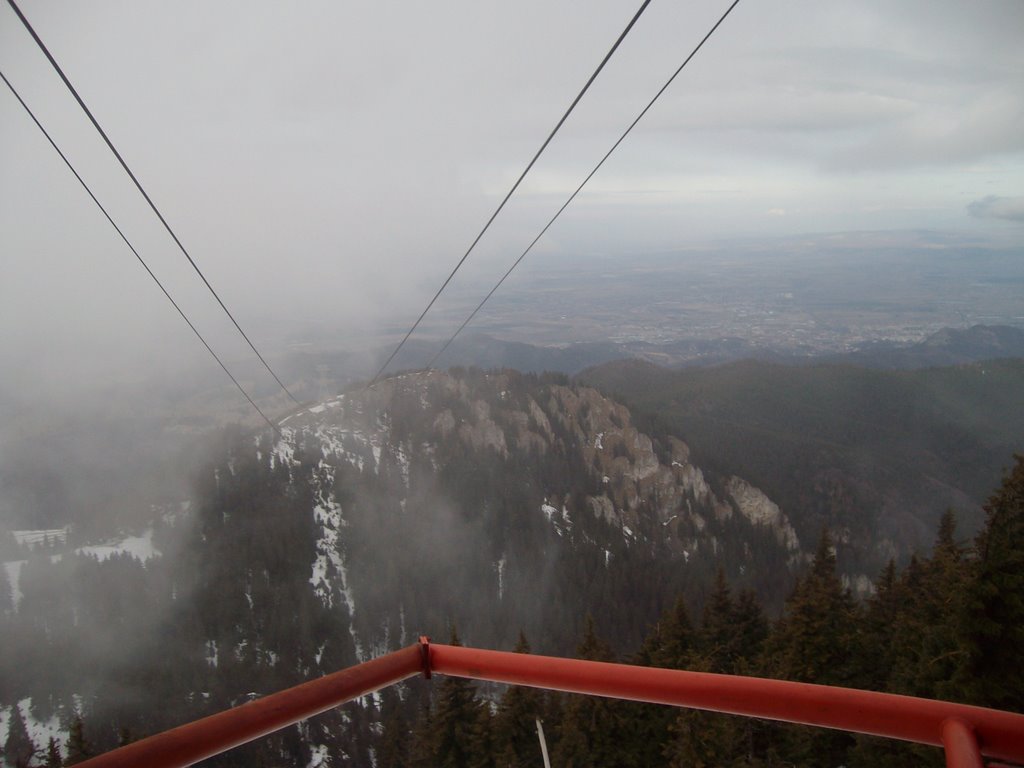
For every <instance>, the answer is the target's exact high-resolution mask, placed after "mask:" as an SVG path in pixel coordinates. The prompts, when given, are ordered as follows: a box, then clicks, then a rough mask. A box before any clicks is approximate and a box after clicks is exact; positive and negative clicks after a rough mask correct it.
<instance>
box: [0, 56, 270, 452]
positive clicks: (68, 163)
mask: <svg viewBox="0 0 1024 768" xmlns="http://www.w3.org/2000/svg"><path fill="white" fill-rule="evenodd" d="M0 79H3V81H4V83H5V84H6V85H7V87H8V88H9V89H10V91H11V93H13V94H14V98H16V99H17V100H18V102H19V103H20V104H21V106H22V107H24V109H25V111H26V112H27V113H28V116H29V117H31V118H32V121H33V122H34V123H35V124H36V126H38V128H39V130H40V131H42V133H43V136H45V137H46V140H47V141H49V142H50V146H51V147H53V148H54V150H56V152H57V154H58V155H60V159H61V160H63V161H64V164H65V165H66V166H67V167H68V169H69V170H70V171H71V173H73V174H74V175H75V178H76V179H78V183H79V184H81V185H82V188H83V189H85V191H86V192H87V193H88V194H89V197H91V198H92V201H93V202H94V203H96V207H97V208H99V209H100V211H101V212H102V213H103V215H104V216H106V218H107V221H109V222H110V225H111V226H112V227H113V228H114V229H115V230H116V231H117V234H119V235H120V236H121V239H122V240H124V242H125V245H127V246H128V248H130V249H131V252H132V253H134V254H135V258H136V259H138V260H139V263H140V264H141V265H142V267H143V268H144V269H145V270H146V272H147V273H148V274H149V276H150V277H151V278H153V282H155V283H156V284H157V286H159V288H160V290H161V291H163V294H164V296H166V297H167V300H168V301H169V302H171V305H172V306H173V307H174V308H175V309H176V310H178V314H179V315H181V317H182V319H183V320H184V321H185V322H186V323H188V327H189V328H191V329H192V332H193V333H194V334H195V335H196V337H197V338H198V339H199V341H201V342H202V343H203V346H204V347H206V351H207V352H209V353H210V354H211V355H213V359H214V360H216V361H217V363H218V364H219V365H220V367H221V368H223V369H224V373H226V374H227V375H228V378H229V379H231V381H232V383H234V385H235V386H236V387H238V391H239V392H241V393H242V394H243V395H244V396H245V399H246V400H248V401H249V404H250V405H251V406H252V407H253V408H255V409H256V412H257V413H258V414H259V415H260V416H262V417H263V420H264V421H266V422H267V424H269V425H270V427H271V429H273V430H274V432H275V433H277V434H280V429H278V427H277V425H276V424H274V422H272V421H271V420H270V419H269V418H267V415H266V414H265V413H264V412H263V411H262V410H260V407H259V406H258V405H256V403H255V402H254V401H253V399H252V398H251V397H250V396H249V393H248V392H246V391H245V388H244V387H243V386H242V385H241V384H239V383H238V379H236V378H235V377H234V375H232V373H231V371H230V370H228V367H227V366H226V365H225V364H224V361H223V360H221V359H220V357H219V356H218V355H217V353H216V352H214V351H213V348H212V347H211V346H210V345H209V343H208V342H207V341H206V339H205V338H203V335H202V334H201V333H200V332H199V330H198V329H197V328H196V327H195V325H193V324H192V321H191V320H189V319H188V316H187V315H186V314H185V312H184V311H183V310H182V308H181V307H180V306H179V305H178V302H176V301H175V300H174V298H173V297H172V296H171V294H170V293H169V292H168V291H167V289H166V288H165V287H164V284H163V283H161V282H160V278H158V277H157V276H156V275H155V274H154V273H153V270H151V269H150V268H149V265H148V264H147V263H146V262H145V260H144V259H143V258H142V256H140V255H139V252H138V251H137V250H135V246H133V245H132V244H131V242H130V241H129V240H128V238H127V237H125V234H124V232H122V231H121V228H120V227H119V226H117V223H116V222H115V221H114V220H113V219H112V218H111V216H110V214H109V213H107V209H106V208H104V207H103V204H102V203H100V201H99V200H98V199H96V195H94V194H93V192H92V190H91V189H90V188H89V185H88V184H86V183H85V180H84V179H83V178H82V177H81V176H80V175H79V173H78V171H76V170H75V167H74V166H73V165H72V164H71V161H70V160H68V158H67V156H66V155H65V154H64V153H63V152H62V151H61V149H60V147H58V146H57V143H56V142H55V141H54V140H53V138H52V137H51V136H50V134H49V133H48V132H47V130H46V129H45V128H44V127H43V124H42V123H40V122H39V119H38V118H37V117H36V116H35V113H33V112H32V110H31V108H30V107H29V106H28V104H26V103H25V100H24V99H22V98H21V95H20V94H19V93H18V91H17V90H16V89H15V88H14V86H13V85H11V81H10V80H8V79H7V77H6V76H5V75H4V73H3V72H2V71H0Z"/></svg>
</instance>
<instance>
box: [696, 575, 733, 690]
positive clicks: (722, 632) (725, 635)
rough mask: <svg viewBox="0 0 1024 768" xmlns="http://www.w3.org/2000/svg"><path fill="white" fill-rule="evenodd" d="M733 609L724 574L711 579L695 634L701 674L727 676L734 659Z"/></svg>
mask: <svg viewBox="0 0 1024 768" xmlns="http://www.w3.org/2000/svg"><path fill="white" fill-rule="evenodd" d="M733 611H734V606H733V602H732V594H731V592H730V590H729V584H728V582H726V580H725V571H723V570H722V569H721V568H719V569H718V573H717V574H716V576H715V586H714V589H713V590H712V591H711V595H710V596H709V598H708V601H707V603H706V604H705V606H704V615H703V616H702V617H701V623H700V630H699V631H698V632H697V638H696V640H697V642H696V644H695V645H696V651H697V654H698V655H699V656H700V658H701V659H702V660H703V663H702V664H701V669H702V670H704V671H705V672H719V673H728V672H731V671H732V667H733V662H734V661H735V658H736V650H735V646H736V640H737V635H736V627H735V626H733V620H734V618H735V617H734V615H733Z"/></svg>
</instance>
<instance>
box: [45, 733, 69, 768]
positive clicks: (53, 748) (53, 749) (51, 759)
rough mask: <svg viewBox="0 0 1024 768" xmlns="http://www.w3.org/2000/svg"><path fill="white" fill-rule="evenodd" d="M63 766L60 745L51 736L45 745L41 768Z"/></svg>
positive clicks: (58, 767)
mask: <svg viewBox="0 0 1024 768" xmlns="http://www.w3.org/2000/svg"><path fill="white" fill-rule="evenodd" d="M63 765H64V759H63V758H62V757H61V754H60V745H58V744H57V740H56V739H55V738H53V737H52V736H51V737H50V741H49V743H48V744H47V745H46V760H45V762H44V763H43V768H62V766H63Z"/></svg>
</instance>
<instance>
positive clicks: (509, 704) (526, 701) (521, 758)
mask: <svg viewBox="0 0 1024 768" xmlns="http://www.w3.org/2000/svg"><path fill="white" fill-rule="evenodd" d="M515 652H516V653H529V652H530V644H529V643H528V642H527V641H526V636H525V635H524V634H523V633H522V632H520V633H519V641H518V642H517V643H516V648H515ZM542 708H543V697H542V694H541V693H540V691H538V690H537V689H536V688H528V687H523V686H518V685H514V686H512V687H510V688H509V689H508V690H507V691H505V695H504V696H502V697H501V704H500V705H499V707H498V713H497V715H495V718H494V742H495V754H496V755H498V757H499V760H498V766H499V768H506V766H512V767H516V766H519V767H522V768H526V767H527V766H541V765H542V764H543V763H542V761H541V754H540V745H539V742H538V741H537V729H536V720H537V718H538V717H540V715H541V710H542Z"/></svg>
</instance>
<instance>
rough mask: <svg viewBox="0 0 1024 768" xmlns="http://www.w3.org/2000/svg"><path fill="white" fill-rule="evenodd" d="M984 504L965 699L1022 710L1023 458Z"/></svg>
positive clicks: (965, 643) (965, 627) (966, 624)
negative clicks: (983, 523) (983, 522)
mask: <svg viewBox="0 0 1024 768" xmlns="http://www.w3.org/2000/svg"><path fill="white" fill-rule="evenodd" d="M1014 461H1015V462H1016V464H1015V465H1014V467H1013V469H1012V470H1011V471H1010V473H1009V474H1008V475H1007V476H1006V477H1005V478H1004V479H1003V483H1002V486H1001V487H1000V488H999V490H998V491H997V492H996V493H995V495H993V496H992V497H991V498H990V499H989V501H988V503H987V504H986V505H985V513H986V519H985V527H984V528H983V529H982V531H981V533H980V534H979V535H978V538H977V541H976V543H975V550H976V553H977V555H976V557H977V559H976V562H975V565H974V569H973V570H974V572H973V574H972V578H971V580H970V583H969V584H968V586H967V590H966V592H967V594H966V601H965V608H964V618H963V622H962V625H961V638H962V640H961V642H962V647H963V650H964V652H965V653H964V657H963V661H962V664H961V667H960V670H959V674H958V680H959V683H960V688H961V690H962V691H963V692H964V694H965V695H966V698H967V700H968V701H970V702H971V703H974V704H980V705H984V706H988V707H997V708H1000V709H1009V710H1013V711H1015V712H1024V664H1022V663H1021V659H1022V655H1024V456H1021V455H1016V456H1014Z"/></svg>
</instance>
